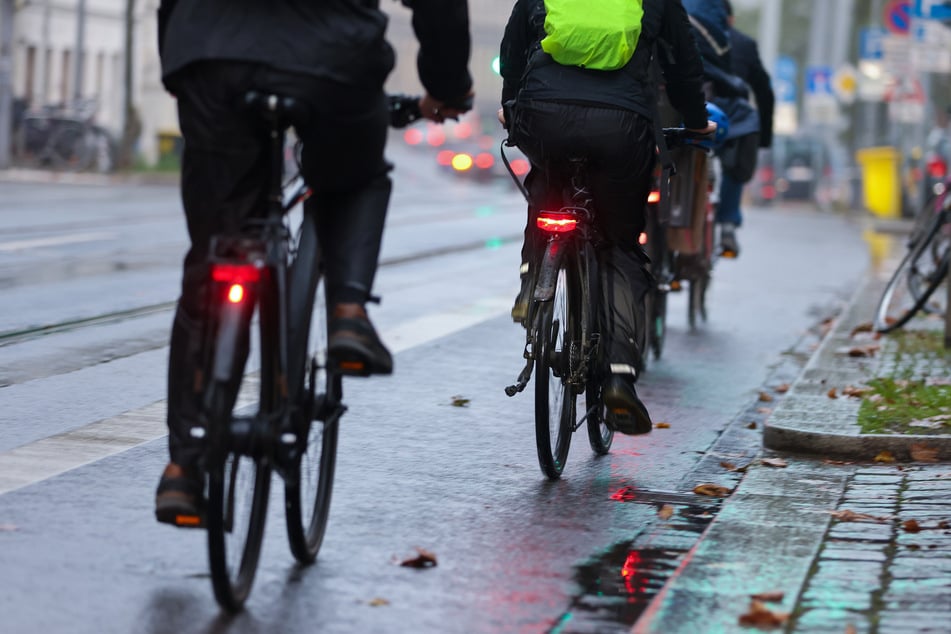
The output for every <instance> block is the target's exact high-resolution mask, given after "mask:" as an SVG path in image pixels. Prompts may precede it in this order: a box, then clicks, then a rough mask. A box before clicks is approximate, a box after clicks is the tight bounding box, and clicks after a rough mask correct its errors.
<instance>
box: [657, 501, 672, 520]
mask: <svg viewBox="0 0 951 634" xmlns="http://www.w3.org/2000/svg"><path fill="white" fill-rule="evenodd" d="M673 515H674V507H672V506H671V505H670V504H665V505H663V506H662V507H660V510H659V511H657V517H659V518H660V519H662V520H669V519H670V518H671V517H673Z"/></svg>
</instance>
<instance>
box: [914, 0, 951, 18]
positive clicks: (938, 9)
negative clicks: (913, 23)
mask: <svg viewBox="0 0 951 634" xmlns="http://www.w3.org/2000/svg"><path fill="white" fill-rule="evenodd" d="M912 14H913V15H914V16H915V17H916V18H923V19H925V20H951V2H948V1H947V0H915V5H914V9H913V10H912Z"/></svg>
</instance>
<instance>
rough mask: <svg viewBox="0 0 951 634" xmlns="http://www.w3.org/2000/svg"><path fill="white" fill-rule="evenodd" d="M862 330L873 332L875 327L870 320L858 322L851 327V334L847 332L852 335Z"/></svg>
mask: <svg viewBox="0 0 951 634" xmlns="http://www.w3.org/2000/svg"><path fill="white" fill-rule="evenodd" d="M863 332H875V327H874V326H873V325H872V322H866V323H864V324H859V325H858V326H856V327H855V328H853V329H852V332H851V334H849V336H850V337H854V336H855V335H857V334H860V333H863Z"/></svg>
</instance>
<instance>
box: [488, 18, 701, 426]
mask: <svg viewBox="0 0 951 634" xmlns="http://www.w3.org/2000/svg"><path fill="white" fill-rule="evenodd" d="M578 1H580V0H578ZM643 10H644V14H643V18H642V23H641V33H640V37H639V39H638V42H637V46H636V48H635V49H634V54H633V57H631V59H630V61H628V62H627V64H626V65H624V66H623V67H622V68H620V69H619V70H594V69H588V68H581V67H578V66H568V65H562V64H559V63H557V62H555V61H554V60H553V58H552V57H551V56H550V55H549V54H548V53H546V52H544V50H543V49H542V47H541V46H540V41H541V40H542V39H543V38H544V37H545V36H546V32H545V20H546V10H545V2H544V0H516V3H515V7H514V9H513V10H512V14H511V16H510V18H509V21H508V24H507V25H506V28H505V34H504V37H503V39H502V44H501V56H500V59H501V73H502V78H503V80H504V83H503V87H502V103H503V111H501V112H500V119H502V120H503V124H505V125H506V126H507V127H508V129H509V135H510V140H512V141H513V142H515V143H516V144H517V145H518V146H519V148H520V149H521V150H522V151H523V152H524V153H525V155H526V156H527V157H528V158H529V160H530V162H531V166H532V168H531V171H530V173H529V175H528V178H527V180H526V185H527V187H528V190H529V193H530V198H531V199H532V201H533V204H532V205H530V206H529V222H528V225H527V227H526V230H525V242H524V244H523V247H522V262H523V265H522V290H521V291H520V293H519V295H518V297H517V298H516V301H515V306H514V307H513V309H512V317H513V319H514V320H515V321H523V320H524V319H525V318H526V316H527V313H528V304H529V300H530V297H529V295H528V293H529V286H530V284H529V281H528V269H529V268H530V267H531V260H532V254H533V253H535V252H536V249H535V246H534V245H533V238H534V213H535V211H536V206H537V205H538V204H540V202H541V201H543V200H544V196H545V194H546V192H548V191H553V190H554V191H557V190H558V189H559V187H558V181H559V173H560V172H561V171H563V170H562V169H560V168H562V167H563V163H564V159H566V158H568V157H576V156H584V157H585V158H586V159H587V161H588V165H589V177H590V179H589V181H590V182H589V185H590V187H591V190H592V195H593V197H594V200H595V201H596V206H597V212H598V218H597V222H598V225H599V229H600V233H601V235H602V237H603V238H604V239H605V244H604V255H605V256H606V257H605V258H604V260H605V266H603V267H602V268H603V271H604V280H603V290H604V305H605V314H606V322H607V323H606V324H605V329H606V339H607V341H606V351H607V361H608V362H609V364H610V367H609V368H605V369H606V370H609V373H608V379H607V382H606V384H605V386H604V398H605V403H606V405H607V406H608V409H609V410H610V411H611V412H612V415H611V416H609V417H608V424H609V425H611V426H612V427H613V428H615V429H616V430H617V431H620V432H621V433H625V434H642V433H647V432H649V431H650V430H651V428H652V424H651V420H650V414H649V413H648V411H647V408H646V407H645V406H644V404H643V403H642V402H641V400H640V398H638V395H637V392H636V390H635V388H634V383H635V381H636V380H637V376H638V373H639V371H640V368H641V365H642V360H641V353H642V351H640V350H638V349H637V344H636V343H635V342H636V341H639V340H640V338H639V337H638V334H640V333H642V332H643V330H642V329H643V328H645V323H644V321H645V315H644V312H645V304H644V302H645V296H646V293H647V291H648V289H649V287H650V284H651V280H650V274H649V273H648V272H647V270H646V268H645V265H646V263H647V256H646V254H645V253H644V250H643V249H642V248H641V247H640V245H639V244H638V243H637V238H638V236H639V235H640V234H641V232H642V231H643V229H644V226H645V224H646V220H645V210H646V206H647V197H648V194H649V193H650V185H651V174H652V170H653V166H654V162H655V139H654V126H653V123H652V118H653V116H654V111H655V103H656V90H655V86H654V85H652V83H651V81H650V78H649V71H650V66H651V59H652V56H653V53H654V50H655V43H657V42H661V41H662V42H663V49H664V52H663V53H662V54H660V55H659V58H660V61H661V66H662V69H663V71H664V74H665V77H666V79H667V92H668V93H669V96H670V99H671V102H672V103H673V104H674V106H675V107H676V108H677V109H678V110H679V111H680V112H681V114H682V115H683V118H684V122H685V125H686V126H687V127H688V128H691V129H695V130H697V131H702V132H712V131H713V130H715V125H714V124H712V123H710V122H708V120H707V112H706V108H705V103H704V96H703V92H702V84H703V66H702V63H701V60H700V54H699V52H698V50H697V46H696V43H695V42H694V40H693V36H692V34H691V32H690V24H689V22H688V20H687V14H686V12H685V10H684V8H683V5H682V4H681V2H680V0H644V2H643ZM513 104H514V105H513ZM506 113H507V114H506ZM506 116H507V117H509V118H511V119H512V120H511V121H506V120H505V119H506Z"/></svg>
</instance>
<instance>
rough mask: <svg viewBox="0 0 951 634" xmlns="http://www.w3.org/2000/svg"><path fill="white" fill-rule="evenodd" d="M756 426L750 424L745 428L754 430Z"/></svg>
mask: <svg viewBox="0 0 951 634" xmlns="http://www.w3.org/2000/svg"><path fill="white" fill-rule="evenodd" d="M757 427H758V425H757V424H756V423H755V422H752V423H750V424H749V425H747V426H746V428H747V429H756V428H757Z"/></svg>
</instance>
